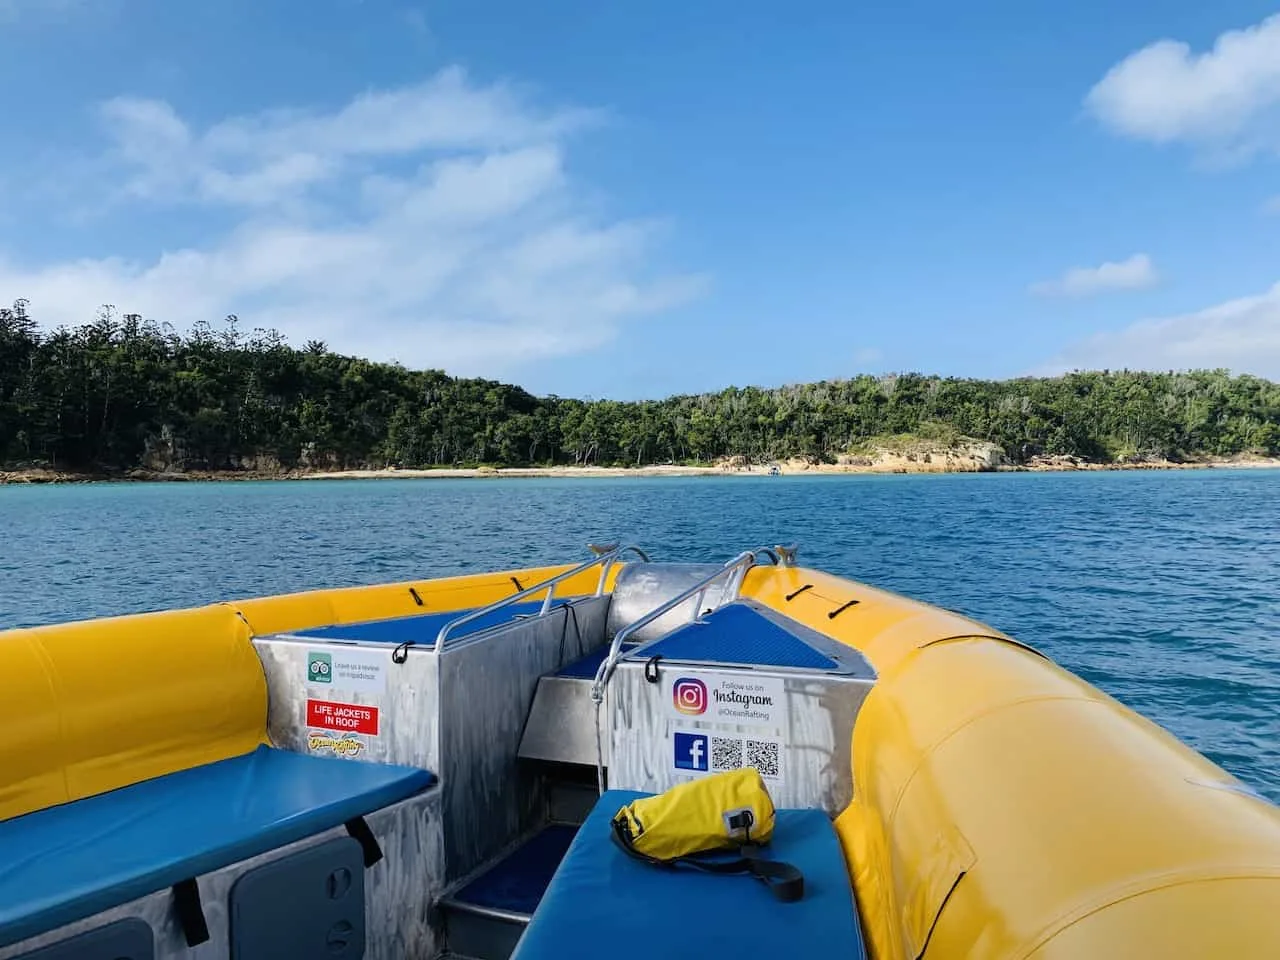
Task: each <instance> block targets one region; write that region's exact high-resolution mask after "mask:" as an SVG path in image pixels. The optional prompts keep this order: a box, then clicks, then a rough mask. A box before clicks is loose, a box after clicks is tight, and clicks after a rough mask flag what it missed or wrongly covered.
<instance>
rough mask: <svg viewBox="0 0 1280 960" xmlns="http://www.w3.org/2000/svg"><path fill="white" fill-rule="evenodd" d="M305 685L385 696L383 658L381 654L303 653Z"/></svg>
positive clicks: (359, 651) (352, 651)
mask: <svg viewBox="0 0 1280 960" xmlns="http://www.w3.org/2000/svg"><path fill="white" fill-rule="evenodd" d="M307 683H309V684H320V683H322V684H325V685H326V686H328V687H331V688H332V689H334V690H350V691H353V692H358V693H385V692H386V689H387V654H386V653H385V652H383V651H381V650H368V649H361V648H355V649H350V650H333V651H328V650H309V651H307Z"/></svg>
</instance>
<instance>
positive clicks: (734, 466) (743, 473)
mask: <svg viewBox="0 0 1280 960" xmlns="http://www.w3.org/2000/svg"><path fill="white" fill-rule="evenodd" d="M1241 468H1252V469H1276V468H1280V457H1257V456H1252V457H1238V458H1233V459H1216V460H1197V461H1189V462H1175V461H1170V460H1151V461H1140V462H1134V463H1091V462H1088V461H1085V460H1081V459H1078V458H1075V457H1035V458H1032V459H1031V460H1030V461H1028V462H1027V463H1025V464H1010V463H1007V462H1004V461H1003V458H999V457H997V456H993V455H990V454H989V452H988V451H977V452H974V451H972V450H963V449H962V450H945V451H941V450H930V451H924V452H911V453H902V452H878V453H876V454H872V455H869V456H850V457H842V458H840V460H839V461H838V462H836V463H812V462H809V461H806V460H803V459H792V460H785V461H779V462H777V463H773V464H759V463H754V464H753V463H746V462H745V461H744V460H743V459H742V458H731V459H730V460H728V461H725V462H723V463H717V464H710V465H706V466H682V465H675V464H664V465H650V466H641V467H594V466H586V467H572V466H556V467H465V468H464V467H441V468H434V469H426V470H418V469H400V468H395V467H388V468H383V469H355V470H282V471H277V472H263V471H254V470H212V471H210V470H192V471H185V472H175V471H147V470H132V471H129V472H128V473H120V474H106V473H102V474H97V473H81V472H66V471H59V470H52V469H47V468H30V469H21V470H10V471H3V470H0V484H28V483H34V484H42V483H93V482H110V481H117V482H119V481H138V482H160V481H171V482H199V481H236V480H240V481H245V480H462V479H476V480H485V479H504V478H505V479H513V478H517V479H518V478H551V479H566V480H567V479H587V478H602V477H654V478H661V477H758V476H768V475H770V474H772V473H776V474H777V475H781V476H814V475H840V474H922V473H1050V472H1078V471H1107V470H1206V469H1220V470H1232V469H1241Z"/></svg>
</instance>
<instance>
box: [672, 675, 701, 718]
mask: <svg viewBox="0 0 1280 960" xmlns="http://www.w3.org/2000/svg"><path fill="white" fill-rule="evenodd" d="M671 700H672V703H674V704H675V708H676V709H677V710H678V711H679V712H680V713H684V714H688V715H689V716H694V717H696V716H697V715H698V714H701V713H705V712H706V710H707V685H706V684H705V683H703V682H702V681H701V680H697V679H695V678H693V677H681V678H680V679H679V680H677V681H676V682H675V684H674V685H673V686H672V687H671Z"/></svg>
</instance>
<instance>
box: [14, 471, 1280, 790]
mask: <svg viewBox="0 0 1280 960" xmlns="http://www.w3.org/2000/svg"><path fill="white" fill-rule="evenodd" d="M615 537H616V538H622V539H625V540H627V541H631V542H637V543H640V544H641V545H642V546H644V547H645V548H647V549H648V550H650V551H651V553H652V555H653V556H654V558H655V559H692V560H723V559H726V558H728V557H729V556H731V555H733V554H734V553H737V552H738V551H740V550H742V549H746V548H748V547H752V546H756V545H759V544H762V543H777V542H786V541H796V542H798V543H799V544H800V546H801V552H800V557H801V560H802V561H803V562H804V563H806V564H809V565H812V566H817V567H821V568H824V569H827V570H829V571H831V572H833V573H838V574H842V575H845V576H849V577H853V578H856V579H859V580H863V581H866V582H869V583H872V584H874V585H876V586H881V587H885V588H887V589H890V590H896V591H899V592H901V593H905V594H908V595H911V596H914V597H917V598H919V599H922V600H926V601H929V602H932V603H936V604H940V605H942V606H945V607H949V608H951V609H954V610H959V611H962V612H964V613H966V614H969V615H970V616H973V617H976V618H978V619H980V620H983V621H985V622H987V623H990V624H992V625H993V626H995V627H998V628H1000V629H1002V630H1004V631H1005V632H1007V633H1010V634H1012V635H1013V636H1015V637H1017V638H1019V639H1021V640H1024V641H1026V642H1027V643H1030V644H1031V645H1033V646H1035V647H1037V648H1039V649H1040V650H1042V651H1043V652H1045V653H1047V654H1048V655H1049V656H1051V657H1053V658H1054V659H1055V660H1057V661H1058V662H1059V663H1061V664H1063V665H1064V666H1066V667H1067V668H1068V669H1070V670H1073V671H1075V672H1076V673H1078V674H1080V675H1081V676H1083V677H1084V678H1085V679H1086V680H1088V681H1090V682H1091V683H1094V684H1096V685H1097V686H1099V687H1101V688H1102V689H1103V690H1105V691H1107V692H1108V693H1110V694H1112V695H1113V696H1115V697H1117V698H1119V699H1120V700H1122V701H1123V702H1125V703H1126V704H1128V705H1129V706H1131V707H1133V708H1134V709H1136V710H1138V711H1139V712H1141V713H1143V714H1145V715H1147V716H1148V717H1150V718H1152V719H1153V720H1155V721H1157V722H1158V723H1160V724H1162V725H1164V726H1166V727H1168V728H1169V729H1171V730H1172V731H1173V732H1174V733H1175V734H1177V735H1178V736H1180V737H1182V738H1183V739H1184V740H1186V741H1187V742H1188V743H1190V744H1191V745H1192V746H1194V747H1195V748H1196V749H1198V750H1201V751H1202V752H1204V753H1205V754H1207V755H1208V756H1209V757H1210V758H1211V759H1213V760H1214V761H1216V762H1218V763H1220V764H1221V765H1222V766H1224V767H1226V768H1227V769H1228V770H1229V771H1231V772H1232V773H1234V774H1236V775H1237V776H1239V777H1240V778H1241V779H1242V780H1244V781H1245V782H1246V783H1248V784H1250V785H1252V786H1254V787H1256V788H1258V789H1259V790H1260V791H1261V792H1263V793H1264V794H1266V795H1268V796H1269V797H1271V798H1272V799H1275V800H1280V471H1271V470H1251V471H1250V470H1240V471H1204V472H1199V471H1188V472H1178V473H1092V474H994V475H954V476H912V477H903V476H893V477H760V478H736V477H735V478H692V479H682V478H663V479H635V480H631V479H601V480H588V479H582V480H577V479H575V480H458V481H454V480H426V481H413V480H374V481H304V482H270V483H223V484H195V483H191V484H182V483H178V484H100V485H83V486H62V487H0V629H3V628H6V627H15V626H24V625H32V624H40V623H50V622H56V621H60V620H67V619H79V618H85V617H95V616H103V615H107V614H118V613H128V612H134V611H141V610H152V609H162V608H166V607H177V606H189V605H193V604H200V603H206V602H210V601H214V600H222V599H230V598H235V597H246V596H259V595H264V594H273V593H284V592H288V591H294V590H305V589H310V588H315V587H324V586H340V585H347V584H362V583H378V582H385V581H392V580H401V579H407V578H411V577H434V576H443V575H447V574H454V573H460V572H470V571H479V570H486V569H500V568H506V567H518V566H528V565H533V564H539V563H553V562H564V561H568V560H574V559H577V558H580V557H584V556H586V551H585V548H584V544H585V543H586V542H588V541H590V540H597V541H605V540H609V539H612V538H615Z"/></svg>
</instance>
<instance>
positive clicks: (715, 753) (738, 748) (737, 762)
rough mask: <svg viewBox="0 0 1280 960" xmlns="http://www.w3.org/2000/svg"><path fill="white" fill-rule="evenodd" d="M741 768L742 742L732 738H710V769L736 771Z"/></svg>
mask: <svg viewBox="0 0 1280 960" xmlns="http://www.w3.org/2000/svg"><path fill="white" fill-rule="evenodd" d="M741 766H742V741H741V740H738V739H736V738H733V737H712V738H711V769H712V770H737V769H738V768H739V767H741Z"/></svg>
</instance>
